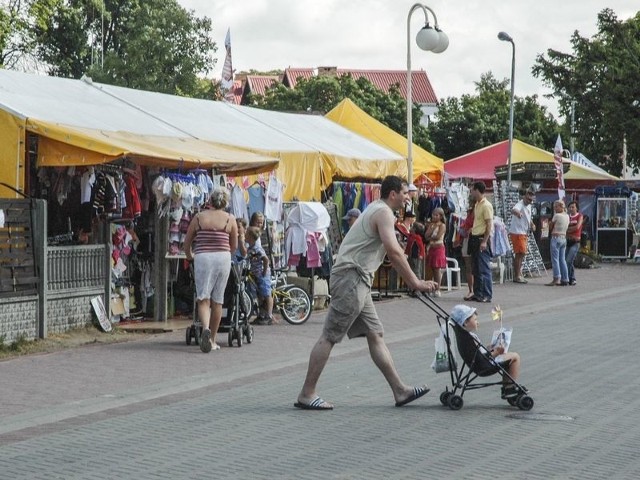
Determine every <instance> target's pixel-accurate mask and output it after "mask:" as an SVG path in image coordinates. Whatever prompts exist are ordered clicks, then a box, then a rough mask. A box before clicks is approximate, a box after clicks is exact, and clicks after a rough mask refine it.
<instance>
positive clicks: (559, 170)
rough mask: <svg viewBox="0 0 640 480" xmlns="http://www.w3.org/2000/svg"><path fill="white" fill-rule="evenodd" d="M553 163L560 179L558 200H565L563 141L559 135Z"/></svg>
mask: <svg viewBox="0 0 640 480" xmlns="http://www.w3.org/2000/svg"><path fill="white" fill-rule="evenodd" d="M553 163H554V164H555V166H556V178H557V179H558V199H560V200H564V197H565V196H566V193H565V189H564V167H563V165H562V140H561V139H560V135H558V139H557V140H556V146H555V147H554V149H553Z"/></svg>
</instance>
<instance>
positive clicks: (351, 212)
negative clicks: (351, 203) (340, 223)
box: [342, 208, 361, 220]
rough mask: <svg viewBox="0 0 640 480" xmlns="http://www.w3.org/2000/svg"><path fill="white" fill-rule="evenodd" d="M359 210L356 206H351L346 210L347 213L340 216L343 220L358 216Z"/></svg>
mask: <svg viewBox="0 0 640 480" xmlns="http://www.w3.org/2000/svg"><path fill="white" fill-rule="evenodd" d="M360 213H361V212H360V210H359V209H357V208H352V209H351V210H349V211H348V212H347V214H346V215H345V216H344V217H342V219H343V220H349V219H350V218H358V217H359V216H360Z"/></svg>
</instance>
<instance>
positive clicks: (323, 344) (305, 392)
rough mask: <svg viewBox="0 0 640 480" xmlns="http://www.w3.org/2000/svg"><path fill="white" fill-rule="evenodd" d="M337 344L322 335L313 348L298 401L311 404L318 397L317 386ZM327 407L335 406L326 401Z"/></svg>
mask: <svg viewBox="0 0 640 480" xmlns="http://www.w3.org/2000/svg"><path fill="white" fill-rule="evenodd" d="M334 345H335V344H334V343H332V342H330V341H329V340H327V339H326V338H325V337H324V336H321V337H320V338H319V339H318V341H317V342H316V344H315V345H314V346H313V349H312V350H311V354H310V355H309V366H308V368H307V376H306V377H305V379H304V384H303V386H302V390H301V391H300V394H299V395H298V403H301V404H309V403H310V402H312V401H313V400H314V399H316V398H317V397H318V394H317V393H316V386H317V385H318V380H319V379H320V375H321V374H322V371H323V370H324V367H325V366H326V365H327V361H328V360H329V355H330V354H331V350H332V349H333V346H334ZM324 404H325V405H324V406H325V408H329V407H333V405H331V404H329V403H328V402H324Z"/></svg>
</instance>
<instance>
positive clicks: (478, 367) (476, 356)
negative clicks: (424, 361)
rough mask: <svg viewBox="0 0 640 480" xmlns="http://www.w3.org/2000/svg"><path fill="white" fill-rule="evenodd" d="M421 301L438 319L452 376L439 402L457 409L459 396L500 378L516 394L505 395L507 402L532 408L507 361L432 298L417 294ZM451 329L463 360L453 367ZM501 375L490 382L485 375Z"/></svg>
mask: <svg viewBox="0 0 640 480" xmlns="http://www.w3.org/2000/svg"><path fill="white" fill-rule="evenodd" d="M418 298H420V301H422V303H424V304H425V305H426V306H427V307H429V308H430V309H431V310H432V311H433V312H434V313H435V314H436V319H437V320H438V325H439V327H440V330H441V331H442V332H443V334H444V339H445V343H446V348H447V359H448V362H449V374H450V377H451V389H449V388H450V387H448V386H447V387H446V388H445V390H444V392H442V393H441V394H440V403H442V405H444V406H448V407H449V408H450V409H451V410H460V409H461V408H462V406H463V405H464V401H463V399H462V397H463V396H464V394H465V392H467V391H468V390H477V389H479V388H485V387H491V386H496V385H500V386H502V385H503V379H508V380H510V381H511V382H513V386H514V388H515V391H516V394H515V395H514V396H509V397H507V398H506V400H507V402H509V405H511V406H514V407H518V408H519V409H520V410H531V409H532V408H533V403H534V402H533V398H531V397H530V396H529V390H527V389H526V388H525V387H524V386H523V385H521V384H519V383H518V382H516V381H515V380H514V379H513V377H511V375H509V373H508V372H507V370H506V369H507V368H508V366H509V361H508V360H507V361H506V362H498V361H496V360H495V359H494V358H493V357H492V356H491V355H490V354H489V353H488V351H489V349H487V348H486V347H485V346H484V345H482V344H481V343H480V342H479V341H478V340H477V339H476V338H475V337H474V336H473V335H471V333H470V332H468V331H467V330H465V329H464V328H462V327H461V326H460V325H458V324H456V323H455V322H454V321H452V320H451V319H450V317H449V314H448V313H447V312H446V311H445V310H444V309H443V308H442V307H441V306H439V305H438V304H437V303H436V302H435V301H434V300H433V299H431V298H429V297H427V296H420V297H418ZM451 332H453V334H454V336H455V341H456V347H457V350H458V353H459V354H460V358H461V359H462V362H460V363H461V365H460V367H458V368H457V367H456V363H455V360H454V357H453V351H452V348H451V336H450V335H451ZM495 374H500V375H501V377H502V378H500V380H499V381H495V382H492V381H489V380H488V379H487V377H490V376H492V375H495Z"/></svg>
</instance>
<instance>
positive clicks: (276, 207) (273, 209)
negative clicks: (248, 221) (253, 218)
mask: <svg viewBox="0 0 640 480" xmlns="http://www.w3.org/2000/svg"><path fill="white" fill-rule="evenodd" d="M283 192H284V184H283V183H282V182H281V181H280V180H278V179H277V178H276V176H275V175H271V176H270V177H269V185H268V186H267V195H266V198H265V205H264V216H265V218H266V219H267V220H271V221H273V222H280V221H281V220H282V193H283Z"/></svg>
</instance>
